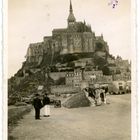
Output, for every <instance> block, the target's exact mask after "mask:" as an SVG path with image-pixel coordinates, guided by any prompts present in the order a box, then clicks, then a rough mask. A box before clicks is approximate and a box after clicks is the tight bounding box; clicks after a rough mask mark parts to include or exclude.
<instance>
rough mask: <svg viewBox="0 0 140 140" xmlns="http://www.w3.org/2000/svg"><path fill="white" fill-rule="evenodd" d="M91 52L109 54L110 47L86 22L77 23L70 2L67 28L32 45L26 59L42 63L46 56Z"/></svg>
mask: <svg viewBox="0 0 140 140" xmlns="http://www.w3.org/2000/svg"><path fill="white" fill-rule="evenodd" d="M89 52H90V53H91V52H100V53H101V54H102V55H105V54H106V53H109V47H108V44H107V42H105V41H104V38H103V35H101V36H95V33H94V32H93V31H92V29H91V26H90V25H87V24H86V22H85V21H84V22H79V21H76V18H75V16H74V13H73V7H72V3H71V1H70V7H69V15H68V18H67V28H60V29H53V31H52V36H45V37H44V38H43V42H38V43H31V44H30V45H29V48H28V50H27V54H26V59H27V62H28V63H41V61H42V59H43V55H44V54H49V53H50V54H51V53H54V54H55V53H57V54H60V55H63V54H73V53H89Z"/></svg>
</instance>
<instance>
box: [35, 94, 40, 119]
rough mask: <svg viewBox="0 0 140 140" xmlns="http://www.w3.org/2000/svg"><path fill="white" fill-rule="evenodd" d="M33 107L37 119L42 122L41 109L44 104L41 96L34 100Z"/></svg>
mask: <svg viewBox="0 0 140 140" xmlns="http://www.w3.org/2000/svg"><path fill="white" fill-rule="evenodd" d="M33 106H34V108H35V119H36V120H40V109H41V108H42V103H41V100H40V96H39V94H36V95H35V98H34V100H33Z"/></svg>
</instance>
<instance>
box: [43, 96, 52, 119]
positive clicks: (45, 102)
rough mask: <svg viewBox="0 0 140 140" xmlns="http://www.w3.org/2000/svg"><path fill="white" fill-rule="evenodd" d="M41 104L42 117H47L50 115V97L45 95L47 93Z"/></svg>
mask: <svg viewBox="0 0 140 140" xmlns="http://www.w3.org/2000/svg"><path fill="white" fill-rule="evenodd" d="M43 106H44V117H49V116H50V98H49V97H48V96H47V94H45V95H44V98H43Z"/></svg>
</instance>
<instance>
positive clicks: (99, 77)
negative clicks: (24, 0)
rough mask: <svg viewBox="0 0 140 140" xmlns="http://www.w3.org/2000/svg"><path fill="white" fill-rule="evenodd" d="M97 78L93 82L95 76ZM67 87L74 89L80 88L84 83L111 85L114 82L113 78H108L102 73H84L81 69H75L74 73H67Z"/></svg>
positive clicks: (93, 71)
mask: <svg viewBox="0 0 140 140" xmlns="http://www.w3.org/2000/svg"><path fill="white" fill-rule="evenodd" d="M94 75H95V76H96V78H95V79H94V81H93V76H94ZM65 79H66V85H67V86H73V87H80V86H81V83H82V81H83V80H84V81H85V82H87V83H89V84H90V85H91V84H94V82H96V83H111V82H112V76H106V75H103V72H102V71H95V70H92V71H83V72H82V70H81V69H75V70H74V71H73V72H67V73H66V77H65Z"/></svg>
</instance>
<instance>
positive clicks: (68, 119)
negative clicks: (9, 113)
mask: <svg viewBox="0 0 140 140" xmlns="http://www.w3.org/2000/svg"><path fill="white" fill-rule="evenodd" d="M109 98H110V101H111V104H109V105H104V106H100V107H84V108H76V109H66V108H53V107H52V109H51V113H52V115H51V117H49V118H44V117H41V120H34V111H32V112H31V113H29V114H28V115H26V116H25V117H24V119H22V120H21V121H20V122H19V125H18V126H17V127H16V128H15V129H14V130H13V132H12V135H13V136H14V137H15V138H17V139H18V140H130V139H131V138H130V134H131V132H130V131H131V126H130V121H131V117H130V115H131V114H130V108H131V104H130V94H127V95H112V96H109Z"/></svg>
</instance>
